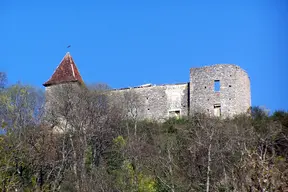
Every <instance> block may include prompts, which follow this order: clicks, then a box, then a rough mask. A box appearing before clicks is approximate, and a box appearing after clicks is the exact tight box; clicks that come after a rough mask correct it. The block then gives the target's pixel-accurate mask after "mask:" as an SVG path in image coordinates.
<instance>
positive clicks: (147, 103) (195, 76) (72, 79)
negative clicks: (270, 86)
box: [43, 53, 251, 120]
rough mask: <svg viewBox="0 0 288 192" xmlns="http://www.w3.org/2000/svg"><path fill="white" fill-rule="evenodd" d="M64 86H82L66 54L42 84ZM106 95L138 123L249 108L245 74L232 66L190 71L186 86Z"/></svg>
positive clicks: (224, 114)
mask: <svg viewBox="0 0 288 192" xmlns="http://www.w3.org/2000/svg"><path fill="white" fill-rule="evenodd" d="M66 83H74V84H75V83H80V84H81V83H83V80H82V78H81V76H80V73H79V71H78V69H77V67H76V65H75V63H74V61H73V59H72V57H71V55H70V54H69V53H67V54H66V55H65V57H64V58H63V59H62V61H61V62H60V64H59V66H58V67H57V69H56V70H55V72H54V74H53V75H52V76H51V78H50V79H49V80H48V81H47V82H46V83H44V84H43V85H44V86H45V87H46V90H51V88H53V87H57V86H59V85H61V84H66ZM109 95H110V97H111V98H117V99H116V100H115V102H117V105H122V106H123V109H126V110H127V113H129V114H130V116H133V117H135V118H137V119H139V120H140V119H155V120H164V119H167V118H169V117H180V116H188V115H189V114H193V113H196V112H202V113H206V114H209V115H215V116H222V117H228V116H233V115H236V114H241V113H246V112H247V111H248V110H249V108H250V106H251V92H250V79H249V77H248V74H247V73H246V72H245V71H244V70H243V69H241V68H240V67H239V66H237V65H232V64H215V65H211V66H204V67H200V68H191V69H190V80H189V82H187V83H179V84H168V85H151V84H145V85H141V86H138V87H131V88H122V89H115V90H111V91H110V92H109Z"/></svg>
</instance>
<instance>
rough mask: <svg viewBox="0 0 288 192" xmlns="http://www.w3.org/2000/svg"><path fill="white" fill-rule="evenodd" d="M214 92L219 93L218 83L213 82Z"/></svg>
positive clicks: (216, 81)
mask: <svg viewBox="0 0 288 192" xmlns="http://www.w3.org/2000/svg"><path fill="white" fill-rule="evenodd" d="M214 91H215V92H219V91H220V81H219V80H214Z"/></svg>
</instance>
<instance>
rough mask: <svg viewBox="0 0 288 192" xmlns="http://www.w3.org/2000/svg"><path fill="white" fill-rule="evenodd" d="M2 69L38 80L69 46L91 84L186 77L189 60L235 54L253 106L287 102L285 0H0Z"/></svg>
mask: <svg viewBox="0 0 288 192" xmlns="http://www.w3.org/2000/svg"><path fill="white" fill-rule="evenodd" d="M0 24H1V25H0V26H1V30H0V71H5V72H6V73H7V75H8V78H9V83H10V84H12V83H15V82H16V81H18V80H19V81H21V82H23V83H25V84H30V85H34V86H38V87H41V86H42V83H44V82H45V81H46V80H47V79H48V78H49V77H50V76H51V74H52V73H53V71H54V70H55V68H56V67H57V65H58V64H59V62H60V61H61V59H62V57H63V56H64V55H65V53H66V51H67V48H66V47H67V46H68V45H71V48H70V49H69V52H70V53H71V54H72V56H73V58H74V60H75V62H76V64H77V66H78V68H79V70H80V73H81V75H82V77H83V79H84V81H85V82H86V83H93V82H105V83H108V84H109V85H110V86H112V87H113V88H120V87H127V86H137V85H140V84H145V83H153V84H163V83H176V82H188V81H189V68H191V67H196V66H197V67H199V66H203V65H210V64H215V63H233V64H237V65H239V66H241V67H242V68H243V69H245V70H246V71H247V72H248V73H249V76H250V78H251V88H252V105H263V106H266V107H268V108H269V109H271V110H275V109H285V110H288V101H287V99H288V74H287V73H288V1H287V0H239V1H237V0H226V1H224V0H198V1H196V0H183V1H179V0H174V1H172V0H131V1H126V0H120V1H119V0H114V1H112V0H105V1H96V0H90V1H87V0H86V1H85V0H81V1H73V0H69V1H68V0H61V1H60V0H49V1H48V0H47V1H44V0H43V1H42V0H41V1H40V0H37V1H36V0H27V1H23V0H13V1H12V0H0Z"/></svg>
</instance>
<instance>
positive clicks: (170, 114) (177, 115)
mask: <svg viewBox="0 0 288 192" xmlns="http://www.w3.org/2000/svg"><path fill="white" fill-rule="evenodd" d="M169 117H172V118H173V117H176V118H177V119H178V118H180V110H175V111H169Z"/></svg>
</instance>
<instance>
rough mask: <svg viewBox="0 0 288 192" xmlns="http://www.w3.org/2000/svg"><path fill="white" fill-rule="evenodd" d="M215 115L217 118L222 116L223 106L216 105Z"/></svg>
mask: <svg viewBox="0 0 288 192" xmlns="http://www.w3.org/2000/svg"><path fill="white" fill-rule="evenodd" d="M214 115H215V116H216V117H220V116H221V105H220V104H215V105H214Z"/></svg>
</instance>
